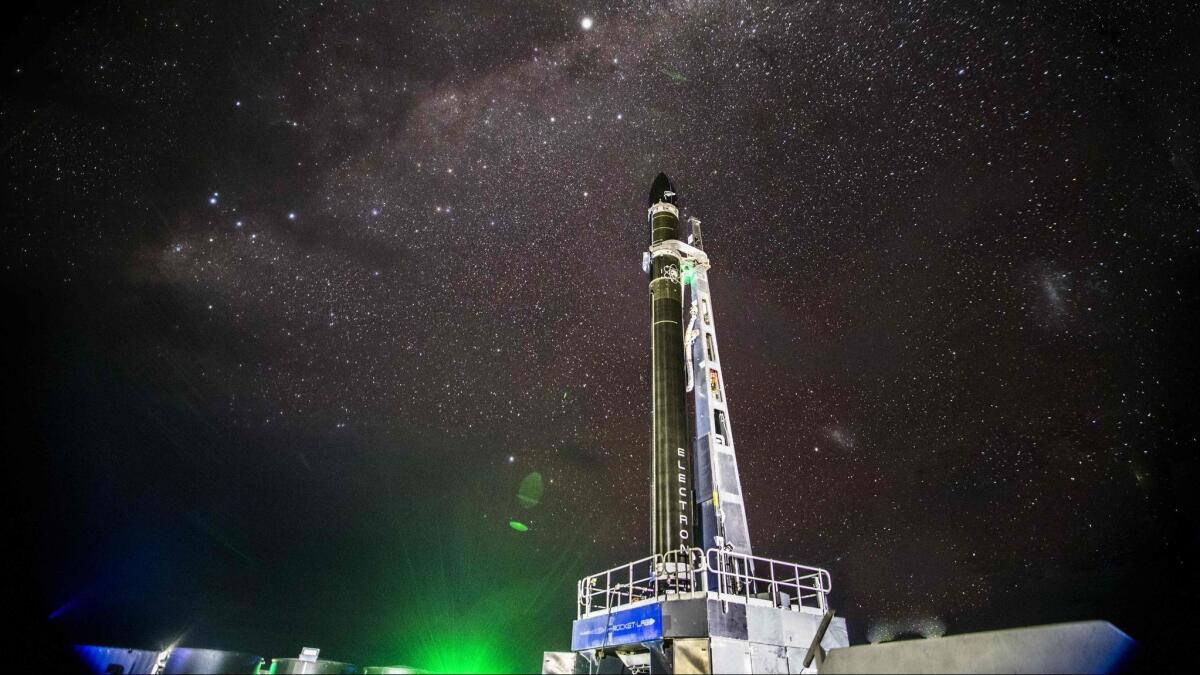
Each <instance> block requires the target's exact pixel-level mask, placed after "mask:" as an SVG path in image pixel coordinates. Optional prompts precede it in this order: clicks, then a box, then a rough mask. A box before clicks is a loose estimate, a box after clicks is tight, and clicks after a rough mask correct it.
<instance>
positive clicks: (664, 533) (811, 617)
mask: <svg viewBox="0 0 1200 675" xmlns="http://www.w3.org/2000/svg"><path fill="white" fill-rule="evenodd" d="M675 201H676V194H675V188H674V186H673V185H672V184H671V181H670V180H669V179H668V178H667V177H666V175H664V174H659V175H658V177H657V178H656V179H655V180H654V183H653V185H652V186H651V188H650V202H649V207H648V210H647V215H646V219H647V221H648V224H649V229H650V245H649V249H648V250H647V251H646V252H645V253H644V254H643V257H642V271H643V272H645V273H646V274H647V275H648V277H649V279H650V282H649V290H650V373H651V379H650V382H651V402H652V407H651V423H650V427H651V434H650V437H651V443H650V478H651V481H650V494H651V521H650V534H651V542H652V543H651V555H650V556H649V557H646V558H642V559H641V560H635V561H633V562H630V563H627V564H624V565H621V566H618V567H614V568H612V569H609V570H605V571H603V572H599V573H597V574H592V575H590V576H587V577H584V578H583V579H581V580H579V582H578V584H577V585H576V593H575V599H576V613H575V620H574V621H573V622H572V624H571V651H569V652H545V654H544V658H543V662H542V672H543V673H579V674H588V675H592V674H598V673H815V672H829V673H844V672H934V673H937V672H1113V671H1115V670H1117V669H1119V668H1120V667H1121V664H1122V663H1124V662H1125V660H1126V659H1127V657H1128V655H1129V653H1130V651H1131V649H1132V645H1133V642H1132V640H1130V638H1129V637H1128V636H1127V635H1125V634H1124V633H1122V632H1121V631H1120V630H1118V629H1117V628H1115V627H1114V626H1112V625H1111V624H1108V623H1105V622H1101V621H1093V622H1083V623H1071V624H1059V625H1054V626H1035V627H1027V628H1018V629H1011V630H1004V631H992V632H986V633H974V634H966V635H956V636H951V637H943V638H937V639H936V640H933V641H920V642H921V643H929V644H920V643H916V642H913V643H892V644H883V645H860V646H856V647H850V640H849V635H848V633H847V629H846V621H845V619H843V618H840V617H835V616H834V613H833V611H832V610H831V609H830V607H829V593H830V591H831V590H832V588H833V584H832V580H831V578H830V575H829V572H828V571H826V570H823V569H820V568H817V567H809V566H806V565H798V564H795V563H790V562H784V561H780V560H773V559H771V558H765V557H761V556H756V555H754V554H753V551H752V548H751V545H750V529H749V526H748V524H747V522H746V509H745V503H744V501H743V496H742V488H741V477H740V476H739V474H738V466H737V455H736V452H735V446H734V436H733V428H732V424H731V421H730V412H729V401H728V397H727V396H726V394H725V377H724V372H723V370H722V368H721V360H720V353H719V349H718V345H717V333H716V325H715V322H714V319H713V316H714V314H713V311H714V310H713V300H712V295H711V292H710V291H709V286H708V270H709V269H710V267H711V262H710V260H709V258H708V254H707V253H705V251H704V243H703V237H702V236H701V231H700V221H698V220H696V219H694V218H691V219H689V223H690V225H691V231H690V233H689V234H688V235H687V237H686V239H687V241H686V243H685V242H684V241H682V240H681V239H680V236H679V235H680V231H679V230H680V228H679V209H678V207H677V206H676V205H675ZM685 307H687V309H688V311H687V312H686V314H687V323H686V326H685V320H684V315H685V311H684V309H685ZM689 393H690V394H691V399H692V404H691V406H690V409H689V406H688V400H687V399H688V394H689ZM689 418H690V419H691V420H692V421H693V431H692V433H690V434H689V433H688V431H687V426H688V420H689ZM827 652H828V654H827Z"/></svg>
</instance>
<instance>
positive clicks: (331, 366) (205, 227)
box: [0, 0, 1200, 670]
mask: <svg viewBox="0 0 1200 675" xmlns="http://www.w3.org/2000/svg"><path fill="white" fill-rule="evenodd" d="M9 11H10V12H11V11H12V10H9ZM1197 26H1200V10H1198V9H1197V8H1196V6H1195V5H1194V4H1193V3H1187V2H1179V3H1168V2H1162V3H1159V2H1120V3H1070V4H1069V6H1067V7H1061V6H1059V3H1018V2H986V3H958V2H948V3H921V2H888V3H878V2H865V1H864V2H857V1H854V0H849V1H844V2H821V1H817V2H762V1H759V0H748V1H734V0H711V1H705V0H694V1H686V2H685V1H682V0H680V1H677V2H649V1H647V0H639V1H636V2H634V1H629V2H615V3H610V4H607V5H601V4H600V3H576V2H567V3H559V2H545V1H541V0H488V1H482V0H480V1H478V2H461V3H459V2H387V3H385V2H378V3H369V2H341V3H333V2H324V3H301V4H295V5H292V4H284V3H253V2H195V3H164V2H138V1H122V2H109V3H98V4H95V5H89V6H87V7H74V6H52V5H47V6H43V7H40V8H38V9H36V10H29V11H18V12H17V13H16V14H14V15H10V16H8V17H7V20H6V21H5V28H4V31H5V43H4V71H3V73H0V81H2V86H3V90H2V94H0V130H2V132H3V133H2V136H0V138H2V148H3V190H4V197H3V202H2V208H3V227H2V229H0V237H2V242H3V249H2V253H0V255H2V257H0V270H2V274H0V279H2V280H3V299H4V303H5V309H6V311H5V320H4V323H5V325H6V331H5V332H6V334H8V336H9V339H8V340H7V341H8V342H9V343H10V347H9V348H7V349H6V353H5V372H6V378H5V379H6V383H7V386H6V390H7V395H8V396H9V397H10V398H11V399H12V403H10V404H8V405H6V408H7V410H8V411H9V412H8V413H6V423H5V427H6V430H5V438H6V449H5V451H6V455H7V462H8V466H9V470H8V471H7V472H6V473H7V474H8V476H9V478H8V480H9V481H10V482H12V483H15V485H14V486H13V487H12V488H10V490H9V491H8V492H9V494H10V495H15V496H16V497H17V499H18V503H17V505H16V506H15V507H14V508H13V509H12V510H11V511H10V513H12V514H16V517H15V520H17V521H18V523H19V525H21V527H22V531H23V532H24V533H25V538H24V543H22V544H21V545H20V547H19V548H20V549H21V550H23V553H18V551H15V550H13V549H10V550H9V555H10V557H12V556H13V555H14V554H17V557H19V558H20V559H21V560H23V561H26V562H28V564H29V566H30V568H31V570H30V574H29V575H27V577H23V578H28V579H29V580H30V581H29V582H28V583H25V582H21V584H20V585H21V586H23V587H26V588H27V589H28V590H30V591H31V595H32V596H33V597H32V604H31V607H30V611H29V612H28V616H29V617H31V618H30V621H31V622H32V624H33V625H34V627H35V628H37V629H40V630H44V631H48V633H47V634H48V635H51V636H54V637H53V638H52V639H54V640H59V641H62V642H86V643H93V644H96V643H99V644H116V645H122V646H131V647H148V648H158V647H161V646H165V645H166V644H168V643H171V642H174V641H176V640H180V639H181V640H182V644H184V645H187V646H198V647H218V648H225V649H235V650H243V651H249V652H253V653H258V654H262V655H264V656H266V657H268V658H270V657H281V656H295V655H296V654H297V653H298V652H299V649H300V647H301V646H305V645H310V646H318V647H321V648H322V656H327V657H329V658H333V659H338V660H345V661H351V662H355V663H358V664H360V665H381V664H385V663H409V664H412V665H416V666H420V667H425V668H432V669H437V670H463V669H466V670H532V669H535V668H538V667H539V666H540V660H541V652H542V650H545V649H565V648H567V646H568V645H569V641H570V623H569V622H570V619H572V618H574V592H575V581H576V579H578V578H579V577H581V576H583V575H585V574H588V573H591V572H596V571H600V570H602V569H605V568H608V567H611V566H615V565H617V564H620V563H623V562H627V561H629V560H633V559H636V558H640V557H643V556H645V555H648V553H649V546H650V542H649V536H650V532H649V435H648V433H649V402H650V398H649V397H650V392H649V388H650V385H649V375H648V367H649V330H648V324H649V302H648V292H647V288H646V278H645V275H644V274H643V273H642V271H641V253H642V251H643V250H644V249H645V247H646V245H647V242H648V230H647V227H646V224H645V206H646V193H647V191H648V189H649V185H650V182H651V180H652V179H653V177H654V176H655V174H657V173H658V172H659V171H664V172H666V173H667V174H669V175H670V176H671V178H672V180H673V181H674V182H675V184H676V186H677V187H678V189H679V192H680V203H681V205H682V207H683V211H684V214H685V216H686V215H693V216H696V217H698V218H700V219H702V220H703V222H704V226H705V244H706V248H707V249H708V251H709V253H710V255H711V257H712V259H713V264H714V266H713V270H712V271H711V273H710V280H711V285H712V290H713V294H714V309H715V319H716V322H717V324H718V326H719V330H720V337H721V349H722V361H723V365H724V369H725V372H726V376H727V389H728V396H729V400H730V409H731V418H732V425H733V427H734V432H735V433H736V434H737V437H738V451H739V457H740V467H741V474H742V480H743V487H744V491H745V494H746V499H747V502H748V516H749V524H750V529H751V536H752V540H753V543H754V545H755V549H756V553H758V554H760V555H769V556H772V557H776V558H780V559H784V560H790V561H795V562H800V563H806V564H810V565H817V566H822V567H826V568H827V569H829V570H830V572H831V573H832V575H833V585H834V595H833V605H834V606H835V608H836V609H837V610H838V612H839V615H840V616H844V617H846V618H847V620H848V622H849V625H850V629H851V637H852V639H853V640H854V641H865V640H868V639H871V640H879V639H887V638H889V637H894V636H897V635H904V634H913V633H921V634H938V633H941V632H949V633H956V632H966V631H971V630H982V629H992V628H1004V627H1011V626H1016V625H1021V624H1029V623H1044V622H1052V621H1063V620H1080V619H1092V618H1103V619H1108V620H1111V621H1113V622H1115V623H1117V625H1119V626H1120V627H1122V628H1123V629H1125V630H1126V631H1128V632H1130V633H1131V634H1132V635H1133V636H1134V637H1135V638H1138V639H1140V640H1141V641H1142V642H1143V644H1144V645H1145V646H1146V647H1147V648H1148V649H1149V651H1150V653H1151V654H1153V655H1156V658H1158V659H1160V660H1163V661H1169V659H1171V658H1174V657H1173V656H1171V654H1172V653H1173V648H1182V646H1183V643H1182V641H1183V640H1185V639H1186V640H1191V639H1194V630H1193V627H1192V626H1191V625H1190V624H1192V623H1194V621H1195V619H1194V618H1192V617H1191V616H1189V613H1188V612H1186V611H1184V608H1182V607H1181V604H1182V603H1184V602H1185V601H1186V599H1187V598H1191V599H1193V600H1194V598H1196V597H1197V594H1198V592H1200V589H1198V588H1197V584H1196V578H1197V572H1196V565H1197V558H1196V549H1197V536H1198V535H1197V532H1198V531H1200V520H1198V518H1197V512H1198V499H1197V490H1196V486H1197V484H1200V471H1198V470H1197V467H1198V460H1197V457H1198V454H1197V453H1198V451H1200V447H1198V445H1200V443H1198V441H1197V439H1198V433H1200V432H1198V430H1197V424H1196V419H1197V417H1198V415H1200V410H1198V406H1197V399H1196V397H1195V396H1194V395H1193V394H1192V393H1191V388H1192V386H1193V383H1194V382H1195V381H1196V380H1197V379H1198V378H1200V369H1198V368H1197V364H1196V358H1195V355H1196V353H1195V345H1196V339H1197V337H1196V336H1197V335H1198V334H1200V331H1198V328H1200V326H1198V325H1197V323H1198V322H1197V320H1196V317H1197V315H1198V313H1200V296H1198V295H1197V293H1196V288H1195V286H1196V285H1197V284H1196V281H1197V280H1198V279H1200V102H1198V101H1200V95H1198V94H1197V92H1198V91H1200V77H1198V71H1200V65H1198V64H1200V37H1198V35H1200V30H1198V29H1197ZM18 467H27V468H18ZM533 472H537V473H538V474H539V476H540V478H541V481H542V487H543V490H542V493H541V494H540V495H534V497H535V498H532V499H531V498H529V495H528V494H526V495H525V496H526V498H525V499H519V498H518V490H519V489H520V486H521V484H522V481H523V480H525V479H526V478H527V477H528V476H529V475H530V474H531V473H533ZM533 482H536V479H532V478H531V479H529V480H527V481H526V486H527V487H528V486H529V485H531V484H532V483H533ZM509 521H519V522H520V523H523V524H525V525H527V526H528V531H525V532H520V531H517V530H515V529H513V528H511V527H510V525H509ZM1193 658H1194V655H1193Z"/></svg>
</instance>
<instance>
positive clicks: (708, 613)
mask: <svg viewBox="0 0 1200 675" xmlns="http://www.w3.org/2000/svg"><path fill="white" fill-rule="evenodd" d="M682 554H683V552H682V551H681V552H680V556H668V557H677V558H681V559H676V560H664V559H663V556H650V557H648V558H643V559H641V560H638V561H634V562H631V563H628V564H626V565H622V566H620V567H615V568H613V569H610V570H605V571H604V572H600V573H598V574H593V575H591V576H588V577H585V578H584V579H581V580H580V581H579V583H578V586H577V594H576V600H577V612H576V613H577V618H576V619H575V621H574V622H573V623H572V626H571V650H572V651H571V652H568V653H563V654H562V655H560V656H557V657H554V656H548V658H549V659H550V660H551V661H555V660H557V661H556V663H555V664H554V665H556V666H557V669H545V670H544V672H574V673H608V672H614V673H620V672H676V673H720V672H729V673H750V672H754V673H798V672H801V671H802V670H803V668H804V667H805V665H804V664H805V661H811V659H810V658H809V652H810V650H812V649H814V645H816V644H819V645H820V646H821V647H822V648H824V649H827V650H828V649H833V648H836V647H845V646H848V645H849V641H848V638H847V635H846V624H845V621H844V620H843V619H836V618H832V613H830V612H829V608H828V594H829V591H830V578H829V573H828V572H827V571H825V570H822V569H818V568H815V567H807V566H804V565H797V564H794V563H788V562H783V561H779V560H772V559H770V558H762V557H757V556H748V555H744V554H739V553H734V552H731V551H728V550H720V549H715V548H712V549H708V550H707V551H702V550H701V549H698V548H694V549H689V550H688V551H687V556H686V558H684V557H683V555H682ZM671 563H674V565H673V566H672V565H671ZM664 570H669V571H667V572H666V573H665V574H664ZM755 589H757V592H756V590H755ZM543 665H544V666H551V665H552V664H550V663H545V664H543Z"/></svg>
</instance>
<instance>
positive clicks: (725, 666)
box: [709, 637, 754, 673]
mask: <svg viewBox="0 0 1200 675" xmlns="http://www.w3.org/2000/svg"><path fill="white" fill-rule="evenodd" d="M709 656H710V657H711V659H712V671H713V672H714V673H751V672H754V671H752V670H751V669H750V643H748V642H746V641H745V640H729V639H726V638H719V637H715V638H712V639H711V640H709Z"/></svg>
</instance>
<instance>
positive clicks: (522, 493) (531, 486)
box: [517, 471, 545, 509]
mask: <svg viewBox="0 0 1200 675" xmlns="http://www.w3.org/2000/svg"><path fill="white" fill-rule="evenodd" d="M544 490H545V486H544V484H543V483H542V474H540V473H538V472H536V471H534V472H533V473H531V474H529V475H528V476H525V478H524V479H523V480H522V481H521V487H520V488H518V489H517V501H519V502H521V506H524V507H525V508H527V509H531V508H533V507H535V506H537V505H538V503H539V502H541V501H542V492H543V491H544Z"/></svg>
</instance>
